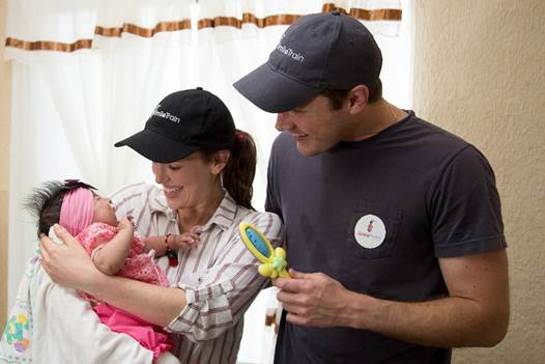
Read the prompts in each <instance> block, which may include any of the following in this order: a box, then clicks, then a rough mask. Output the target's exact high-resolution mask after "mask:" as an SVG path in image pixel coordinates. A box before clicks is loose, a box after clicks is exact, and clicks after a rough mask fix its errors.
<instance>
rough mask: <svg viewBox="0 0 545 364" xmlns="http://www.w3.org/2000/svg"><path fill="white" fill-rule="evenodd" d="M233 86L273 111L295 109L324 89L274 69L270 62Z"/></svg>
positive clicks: (256, 103) (259, 104)
mask: <svg viewBox="0 0 545 364" xmlns="http://www.w3.org/2000/svg"><path fill="white" fill-rule="evenodd" d="M233 86H234V87H235V89H237V91H238V92H240V93H241V94H242V95H243V96H244V97H246V98H247V99H248V100H250V101H251V102H252V103H254V104H255V105H256V106H257V107H259V108H260V109H262V110H265V111H267V112H271V113H279V112H285V111H289V110H293V109H294V108H296V107H298V106H301V105H304V104H305V103H307V102H308V101H310V100H311V99H312V98H313V97H314V96H317V95H318V94H319V93H320V92H321V91H322V90H321V89H318V88H313V87H309V86H306V85H303V84H301V83H299V82H297V81H294V80H292V79H291V78H289V77H287V76H285V75H284V74H282V73H280V72H277V71H274V70H272V69H271V67H270V66H269V64H268V63H265V64H263V65H261V66H259V67H258V68H256V69H255V70H253V71H252V72H250V73H249V74H247V75H246V76H244V77H242V78H241V79H240V80H238V81H237V82H235V83H234V84H233Z"/></svg>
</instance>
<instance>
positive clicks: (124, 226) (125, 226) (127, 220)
mask: <svg viewBox="0 0 545 364" xmlns="http://www.w3.org/2000/svg"><path fill="white" fill-rule="evenodd" d="M117 228H118V229H119V231H123V230H126V231H128V232H130V233H131V234H133V233H134V224H133V222H132V217H131V216H127V217H124V218H123V219H122V220H121V221H120V222H119V224H118V225H117Z"/></svg>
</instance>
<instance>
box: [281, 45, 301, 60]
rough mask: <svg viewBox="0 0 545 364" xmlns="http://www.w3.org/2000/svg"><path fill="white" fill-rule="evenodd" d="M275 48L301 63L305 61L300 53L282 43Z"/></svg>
mask: <svg viewBox="0 0 545 364" xmlns="http://www.w3.org/2000/svg"><path fill="white" fill-rule="evenodd" d="M276 50H277V51H279V52H280V53H282V54H284V55H285V56H288V57H290V58H292V59H293V60H295V61H297V62H301V63H303V62H304V61H305V56H303V55H302V54H301V53H296V52H295V51H294V50H293V49H291V48H288V47H286V46H285V45H283V44H282V43H280V44H278V46H276Z"/></svg>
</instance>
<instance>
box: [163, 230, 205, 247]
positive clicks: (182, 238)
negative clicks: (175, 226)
mask: <svg viewBox="0 0 545 364" xmlns="http://www.w3.org/2000/svg"><path fill="white" fill-rule="evenodd" d="M201 229H202V226H194V227H193V228H192V229H191V230H190V231H189V232H186V233H183V234H180V235H172V237H171V238H170V239H168V247H169V248H171V249H174V250H178V249H180V248H189V247H192V246H194V245H195V244H196V243H198V242H199V241H200V240H201Z"/></svg>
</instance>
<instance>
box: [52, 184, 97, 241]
mask: <svg viewBox="0 0 545 364" xmlns="http://www.w3.org/2000/svg"><path fill="white" fill-rule="evenodd" d="M94 211H95V204H94V197H93V192H91V191H90V190H88V189H87V188H82V187H80V188H76V189H73V190H71V191H68V192H67V193H65V194H64V197H63V199H62V205H61V216H60V218H59V224H61V225H62V226H63V227H64V228H65V229H66V230H68V232H70V234H72V236H76V235H78V234H79V233H80V232H81V231H82V230H83V229H85V228H86V227H87V226H89V225H90V224H91V222H93V214H94Z"/></svg>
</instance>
